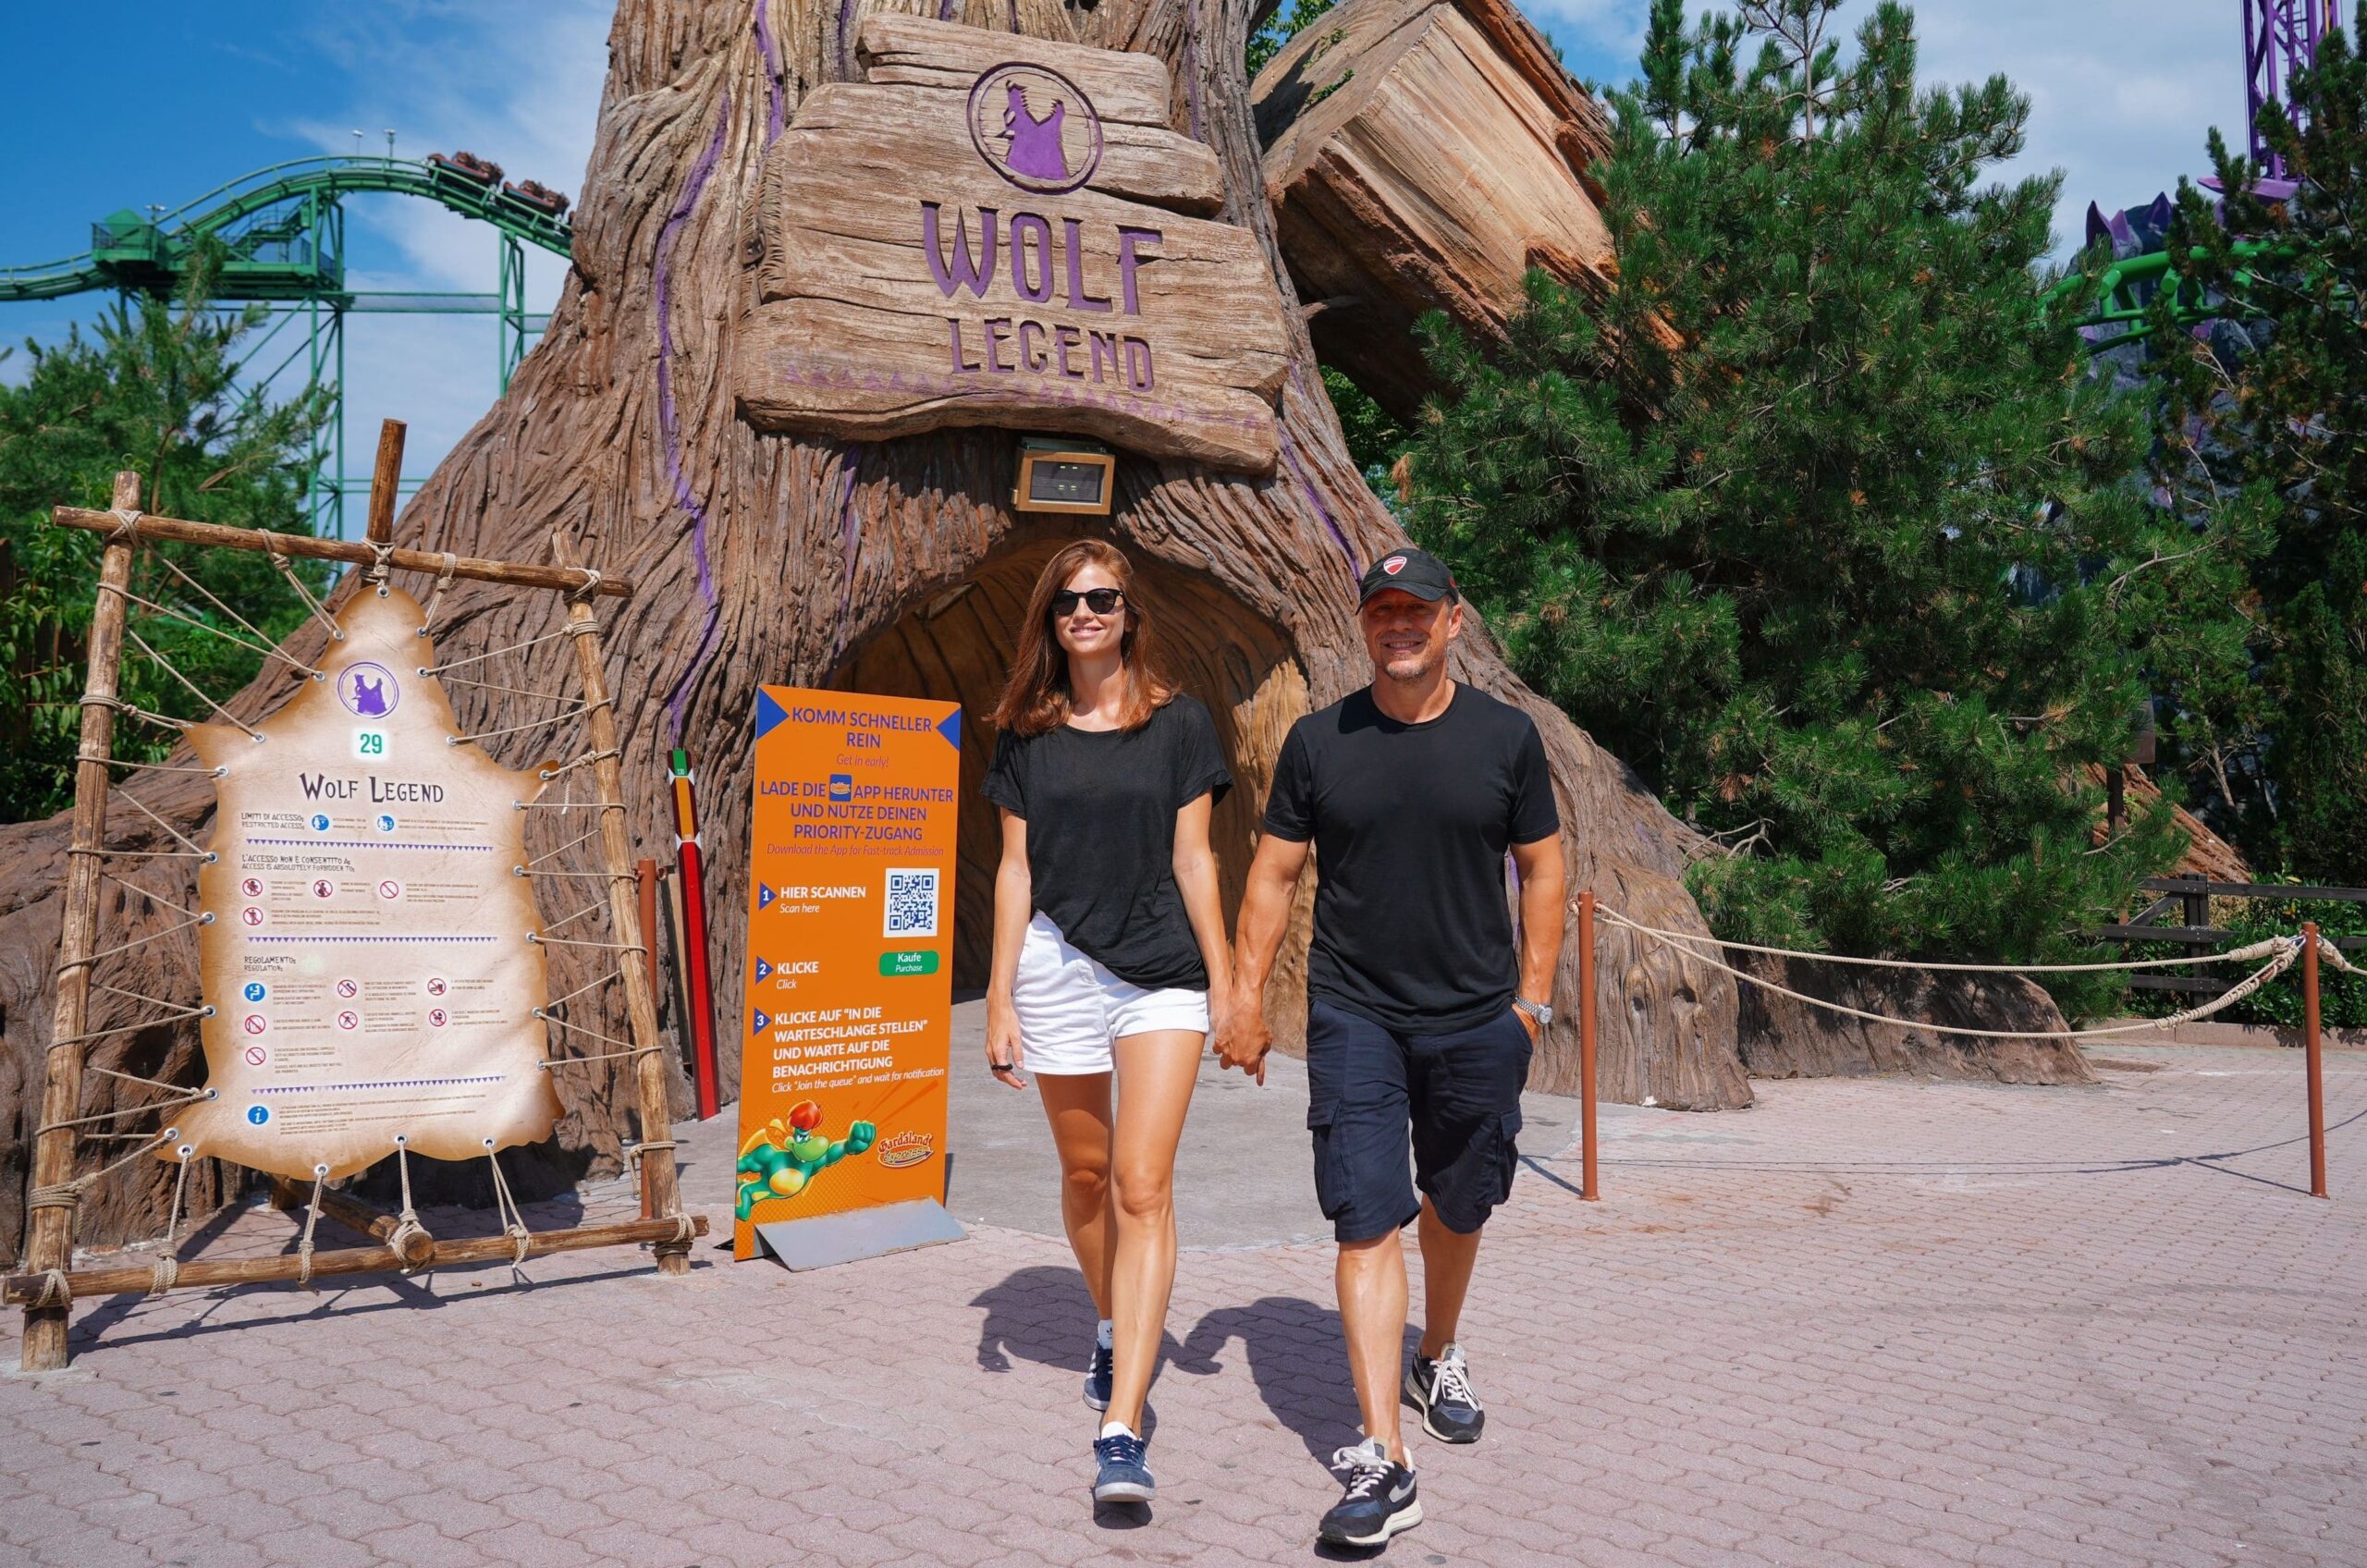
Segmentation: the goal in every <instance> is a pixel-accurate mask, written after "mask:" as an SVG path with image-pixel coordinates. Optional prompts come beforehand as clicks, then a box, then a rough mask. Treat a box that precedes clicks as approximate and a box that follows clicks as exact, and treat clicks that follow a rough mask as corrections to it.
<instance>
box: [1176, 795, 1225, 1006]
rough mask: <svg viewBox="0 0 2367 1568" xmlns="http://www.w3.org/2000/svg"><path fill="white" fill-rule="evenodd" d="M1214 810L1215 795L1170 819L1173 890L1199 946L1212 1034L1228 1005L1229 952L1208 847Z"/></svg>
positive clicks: (1212, 854) (1204, 797)
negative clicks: (1205, 970)
mask: <svg viewBox="0 0 2367 1568" xmlns="http://www.w3.org/2000/svg"><path fill="white" fill-rule="evenodd" d="M1215 806H1216V797H1215V796H1214V795H1202V796H1200V797H1199V798H1198V799H1197V800H1195V801H1192V802H1189V803H1187V804H1186V805H1185V806H1184V809H1183V810H1182V811H1179V812H1177V813H1176V814H1175V887H1176V889H1177V891H1179V892H1181V893H1182V894H1183V895H1184V917H1185V918H1186V919H1188V920H1190V921H1191V923H1192V935H1193V937H1195V938H1196V939H1197V940H1198V942H1199V944H1200V962H1203V963H1205V964H1207V965H1208V1008H1209V1020H1208V1022H1209V1025H1210V1028H1211V1030H1213V1029H1214V1027H1215V1026H1216V1025H1217V1024H1220V1023H1222V1022H1223V1021H1224V1014H1225V1011H1226V1010H1227V1009H1228V1008H1230V1007H1231V1006H1232V1005H1233V948H1232V945H1231V944H1230V943H1229V942H1227V941H1226V939H1225V933H1224V904H1223V901H1222V900H1220V899H1219V898H1218V896H1217V856H1216V851H1214V850H1211V849H1209V848H1208V815H1209V814H1210V813H1211V812H1212V811H1213V810H1214V809H1215Z"/></svg>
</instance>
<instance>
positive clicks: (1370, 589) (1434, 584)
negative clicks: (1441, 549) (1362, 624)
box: [1356, 545, 1460, 609]
mask: <svg viewBox="0 0 2367 1568" xmlns="http://www.w3.org/2000/svg"><path fill="white" fill-rule="evenodd" d="M1384 588H1394V589H1396V590H1397V591H1398V592H1399V593H1401V594H1413V595H1414V597H1416V598H1417V599H1427V600H1429V602H1430V603H1432V604H1436V603H1437V602H1438V601H1439V600H1441V599H1452V598H1454V597H1456V596H1457V594H1458V593H1459V592H1460V591H1459V590H1458V589H1457V588H1456V587H1455V585H1454V573H1453V572H1451V571H1449V570H1447V569H1446V563H1445V562H1443V561H1441V560H1440V559H1439V558H1438V557H1436V556H1434V555H1432V554H1430V553H1429V551H1428V550H1417V549H1416V548H1414V546H1412V545H1406V546H1405V547H1404V549H1402V550H1392V551H1390V552H1389V553H1388V554H1387V555H1385V556H1383V557H1380V559H1379V560H1377V561H1375V562H1373V563H1372V567H1371V570H1367V572H1366V573H1365V575H1364V578H1363V580H1362V581H1361V582H1358V583H1357V584H1356V607H1357V608H1358V609H1362V608H1364V606H1366V605H1367V604H1368V603H1370V602H1371V599H1372V596H1373V595H1374V594H1378V593H1380V591H1381V590H1382V589H1384Z"/></svg>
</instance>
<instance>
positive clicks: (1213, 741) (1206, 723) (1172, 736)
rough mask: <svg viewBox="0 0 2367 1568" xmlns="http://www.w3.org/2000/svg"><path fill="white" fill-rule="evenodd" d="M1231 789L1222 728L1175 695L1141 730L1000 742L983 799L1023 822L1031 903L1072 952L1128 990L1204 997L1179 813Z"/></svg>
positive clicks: (1204, 974) (1062, 731) (1051, 733)
mask: <svg viewBox="0 0 2367 1568" xmlns="http://www.w3.org/2000/svg"><path fill="white" fill-rule="evenodd" d="M1232 788H1233V775H1232V774H1231V773H1230V772H1228V771H1227V770H1226V768H1225V765H1224V752H1223V749H1222V748H1221V747H1220V746H1219V745H1218V744H1217V727H1216V722H1215V721H1214V720H1213V719H1211V718H1210V717H1208V709H1207V708H1205V707H1203V706H1201V705H1200V704H1199V702H1198V700H1197V699H1196V698H1193V697H1187V696H1184V695H1182V694H1180V693H1179V694H1178V695H1177V696H1176V697H1174V698H1173V699H1172V700H1171V701H1170V702H1169V703H1168V704H1167V705H1166V706H1164V707H1162V708H1160V709H1159V711H1158V712H1156V713H1154V714H1152V715H1151V717H1150V721H1149V722H1148V723H1147V724H1145V725H1144V726H1143V727H1142V728H1141V729H1109V730H1088V729H1070V728H1069V727H1067V726H1066V725H1062V726H1061V727H1060V728H1059V729H1048V730H1046V731H1045V732H1044V733H1043V734H1041V735H1004V736H1001V737H1000V738H998V739H997V740H996V741H995V760H994V762H993V764H992V765H991V766H989V767H988V768H987V782H986V796H987V799H988V800H990V801H992V802H994V803H995V804H997V805H999V806H1001V807H1003V808H1005V809H1006V810H1008V811H1009V812H1011V814H1012V815H1014V816H1020V817H1024V818H1025V819H1026V821H1027V872H1028V876H1029V879H1030V880H1031V881H1032V882H1033V883H1034V884H1035V889H1036V909H1037V910H1039V911H1041V912H1042V913H1044V914H1045V915H1047V916H1048V917H1049V918H1050V920H1051V922H1052V924H1053V925H1057V926H1059V927H1060V928H1061V936H1062V937H1066V938H1067V939H1068V944H1069V946H1071V947H1073V948H1074V949H1077V951H1079V952H1081V953H1084V954H1085V955H1087V956H1088V957H1090V958H1092V959H1094V960H1096V961H1097V962H1099V963H1100V964H1101V965H1102V966H1103V967H1104V968H1106V969H1108V970H1109V971H1110V974H1115V975H1116V976H1117V977H1118V978H1119V979H1121V980H1123V981H1126V982H1127V983H1129V984H1130V985H1135V986H1142V987H1144V988H1145V989H1147V990H1160V989H1164V988H1167V987H1170V986H1176V987H1181V988H1183V989H1186V990H1194V991H1205V990H1207V989H1208V965H1207V964H1205V963H1203V962H1200V944H1199V941H1198V940H1197V938H1196V937H1194V936H1193V935H1192V923H1191V920H1190V919H1189V918H1188V917H1187V916H1186V915H1185V914H1184V898H1183V895H1182V894H1181V893H1180V892H1179V891H1178V890H1177V889H1176V887H1175V814H1176V813H1177V812H1179V811H1181V810H1183V809H1184V807H1185V806H1186V805H1189V804H1190V803H1191V802H1194V801H1196V800H1197V799H1199V798H1200V797H1201V796H1202V795H1209V794H1213V795H1214V796H1215V797H1216V798H1217V799H1218V800H1222V799H1224V794H1225V791H1226V790H1230V789H1232Z"/></svg>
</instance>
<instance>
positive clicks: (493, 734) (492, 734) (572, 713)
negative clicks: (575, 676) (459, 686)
mask: <svg viewBox="0 0 2367 1568" xmlns="http://www.w3.org/2000/svg"><path fill="white" fill-rule="evenodd" d="M588 706H589V704H584V703H578V704H575V706H573V707H571V708H570V709H568V710H567V711H566V712H565V713H555V714H553V715H551V716H550V717H548V718H536V719H530V720H529V721H527V722H526V723H524V724H512V725H509V727H507V728H506V729H480V730H478V731H477V732H476V733H475V734H473V735H447V736H445V737H444V743H445V744H446V745H448V746H465V745H469V744H471V743H472V742H474V741H491V740H496V739H497V738H499V737H501V736H503V735H516V734H519V733H520V732H521V731H523V730H528V729H541V728H543V726H545V725H546V724H564V723H566V722H567V721H568V720H569V719H570V718H580V717H583V714H584V712H585V711H586V709H587V707H588Z"/></svg>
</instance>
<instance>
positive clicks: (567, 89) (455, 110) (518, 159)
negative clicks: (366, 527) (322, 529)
mask: <svg viewBox="0 0 2367 1568" xmlns="http://www.w3.org/2000/svg"><path fill="white" fill-rule="evenodd" d="M612 14H613V6H612V4H611V3H610V0H548V3H546V4H538V5H534V6H524V5H511V6H492V7H487V6H477V5H461V4H451V3H433V4H427V3H413V4H404V5H381V6H345V7H341V8H339V9H338V10H337V12H336V13H334V14H333V15H332V16H331V17H329V18H325V19H324V20H323V21H321V22H320V23H319V25H318V27H317V28H316V30H315V31H313V34H312V35H311V37H310V38H309V40H308V42H309V43H311V44H312V46H313V49H314V50H315V51H316V52H317V53H318V54H319V55H321V56H322V57H324V58H325V61H326V63H327V64H329V65H330V66H331V67H335V68H337V69H339V70H340V71H341V72H342V73H343V74H344V75H345V76H346V78H347V79H348V80H349V81H350V83H351V92H350V99H349V101H348V103H347V104H345V105H343V107H342V108H341V110H340V112H339V114H338V116H337V118H336V119H335V120H326V121H324V120H308V121H303V122H299V123H297V124H295V125H290V126H284V127H281V128H278V129H285V130H287V131H288V132H289V133H291V134H294V135H296V136H299V137H300V138H301V139H302V140H304V141H310V142H312V143H313V145H314V146H316V147H318V148H320V150H321V151H322V152H324V153H352V152H353V151H354V150H355V141H354V137H353V134H352V132H353V131H354V130H355V129H360V130H361V131H362V141H361V150H362V152H363V153H377V152H381V151H383V150H384V149H385V147H386V136H385V130H386V128H388V127H391V128H393V129H395V131H396V133H397V141H396V146H395V152H396V155H397V156H399V157H405V158H421V157H424V156H425V155H426V154H427V153H431V152H442V153H449V152H453V151H455V150H457V149H460V148H466V149H468V150H469V151H471V152H473V153H476V154H478V155H479V156H480V157H485V158H490V159H492V160H493V161H494V162H496V163H497V164H500V165H502V166H503V167H504V168H505V169H506V170H507V171H508V173H509V178H510V179H511V180H513V181H514V180H521V179H526V178H533V179H539V180H541V181H542V182H543V183H544V184H546V185H549V186H554V187H556V188H558V189H559V190H565V191H567V192H568V193H569V194H570V196H573V195H579V194H580V193H581V190H582V186H583V171H584V165H585V164H586V163H587V162H588V161H589V160H590V157H591V151H592V141H593V137H594V133H595V130H596V129H597V120H598V115H599V106H600V90H601V86H602V83H603V81H604V80H605V78H606V76H607V64H608V61H607V33H608V23H609V19H610V18H611V16H612ZM346 213H347V246H348V253H349V257H350V263H349V269H348V271H349V278H350V281H351V283H352V285H353V287H354V288H367V289H394V290H404V289H424V290H438V291H465V292H472V293H491V292H492V291H493V290H494V288H495V287H496V285H497V278H498V265H499V263H498V260H497V256H498V252H497V248H496V240H495V237H494V231H493V230H492V229H491V228H489V227H486V226H485V225H484V224H481V223H475V222H472V221H470V220H469V219H466V218H463V217H461V216H460V215H459V214H455V213H451V212H448V211H447V210H445V209H443V208H441V207H437V206H435V205H434V204H433V203H430V202H422V201H417V200H413V199H411V198H406V197H399V196H380V197H368V196H364V197H357V198H352V199H350V200H349V201H348V202H347V206H346ZM566 276H567V263H566V262H565V261H564V260H562V259H561V258H559V257H557V256H553V255H551V254H549V253H548V252H546V251H541V250H539V249H536V248H534V247H532V246H530V247H528V248H527V250H526V303H527V306H528V308H529V309H530V310H533V311H538V312H540V311H547V310H549V309H550V307H551V305H552V303H553V302H554V301H555V300H557V299H558V290H559V287H560V285H561V283H562V282H564V280H565V278H566ZM495 342H496V331H495V322H494V318H492V317H490V316H455V317H437V316H427V315H369V314H361V313H355V314H352V315H349V317H348V318H347V327H346V378H345V386H346V389H347V390H346V398H345V424H346V462H347V469H348V472H349V474H350V473H351V472H353V471H354V470H356V469H359V470H360V471H361V472H363V473H365V474H366V473H367V472H368V468H369V454H370V451H371V449H372V447H374V444H375V442H376V435H377V429H378V422H379V420H380V418H381V417H392V418H397V419H402V420H405V421H407V422H408V423H409V424H410V426H411V429H410V432H409V436H408V439H407V442H406V446H405V457H404V464H403V467H404V470H405V472H406V473H407V474H409V475H410V476H411V477H413V478H417V477H422V476H423V475H425V474H426V473H428V472H430V471H432V470H433V469H434V467H435V464H436V463H437V462H439V461H441V460H442V459H443V457H444V455H445V453H446V452H448V450H450V448H451V447H452V444H453V443H454V442H455V441H457V440H459V439H460V436H461V435H463V434H465V433H466V432H467V430H468V428H469V426H470V425H472V424H473V423H475V422H476V421H477V419H478V418H479V417H481V416H482V415H483V414H484V410H486V409H487V408H489V407H490V406H491V405H492V403H493V401H494V398H495V395H496V380H495ZM348 511H349V522H350V519H351V517H352V516H353V515H357V514H356V512H355V508H351V507H349V508H348Z"/></svg>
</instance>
